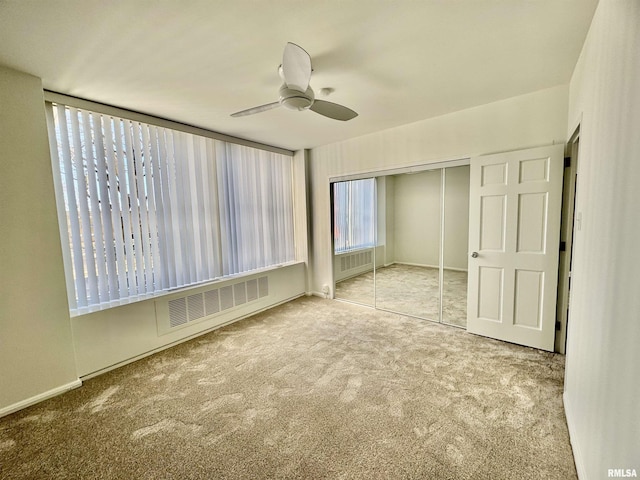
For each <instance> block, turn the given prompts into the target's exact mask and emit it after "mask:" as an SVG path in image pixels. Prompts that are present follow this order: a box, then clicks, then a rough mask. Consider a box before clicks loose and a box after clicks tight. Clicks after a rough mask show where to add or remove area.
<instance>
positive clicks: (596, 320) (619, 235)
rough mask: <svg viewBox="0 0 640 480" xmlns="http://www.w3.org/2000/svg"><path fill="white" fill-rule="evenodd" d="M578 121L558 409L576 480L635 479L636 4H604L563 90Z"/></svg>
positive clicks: (639, 451) (639, 411)
mask: <svg viewBox="0 0 640 480" xmlns="http://www.w3.org/2000/svg"><path fill="white" fill-rule="evenodd" d="M578 123H580V152H579V164H578V187H577V188H578V192H577V200H576V212H577V214H578V215H581V216H582V225H581V227H582V228H581V229H580V230H578V231H576V232H575V237H574V242H575V243H574V258H573V273H572V286H571V301H570V310H569V312H570V313H569V323H568V340H567V358H566V376H565V408H566V413H567V420H568V424H569V431H570V434H571V442H572V445H573V448H574V454H575V458H576V465H577V467H578V473H579V475H580V478H581V479H582V480H586V479H589V480H595V479H602V478H607V475H608V469H616V468H624V469H627V468H629V469H630V468H635V469H636V473H637V474H638V475H640V408H639V407H638V401H639V400H640V295H639V293H640V288H639V283H638V272H639V271H640V253H638V241H639V239H640V214H639V213H638V212H639V211H640V188H638V184H639V183H640V2H638V1H637V0H601V1H600V4H599V6H598V8H597V10H596V14H595V17H594V19H593V23H592V25H591V29H590V31H589V34H588V37H587V40H586V43H585V45H584V48H583V51H582V54H581V57H580V60H579V62H578V65H577V67H576V69H575V72H574V75H573V78H572V80H571V85H570V103H569V119H568V126H569V129H568V133H567V136H570V135H571V134H572V133H573V131H574V129H575V126H576V125H577V124H578Z"/></svg>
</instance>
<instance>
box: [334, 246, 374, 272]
mask: <svg viewBox="0 0 640 480" xmlns="http://www.w3.org/2000/svg"><path fill="white" fill-rule="evenodd" d="M372 263H373V255H372V252H371V250H367V251H365V252H356V253H352V254H348V255H343V256H342V257H340V271H341V272H348V271H349V270H353V269H354V268H360V267H363V266H365V265H371V264H372Z"/></svg>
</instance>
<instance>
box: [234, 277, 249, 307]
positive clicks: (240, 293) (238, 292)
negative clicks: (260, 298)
mask: <svg viewBox="0 0 640 480" xmlns="http://www.w3.org/2000/svg"><path fill="white" fill-rule="evenodd" d="M233 298H234V300H235V304H236V305H242V304H243V303H247V289H246V283H245V282H242V283H236V284H235V285H234V286H233Z"/></svg>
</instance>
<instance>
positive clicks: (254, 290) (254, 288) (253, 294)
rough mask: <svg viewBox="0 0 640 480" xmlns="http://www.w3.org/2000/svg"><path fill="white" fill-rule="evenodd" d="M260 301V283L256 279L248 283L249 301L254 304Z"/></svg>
mask: <svg viewBox="0 0 640 480" xmlns="http://www.w3.org/2000/svg"><path fill="white" fill-rule="evenodd" d="M257 299H258V281H257V280H256V279H253V280H248V281H247V301H248V302H253V301H254V300H257Z"/></svg>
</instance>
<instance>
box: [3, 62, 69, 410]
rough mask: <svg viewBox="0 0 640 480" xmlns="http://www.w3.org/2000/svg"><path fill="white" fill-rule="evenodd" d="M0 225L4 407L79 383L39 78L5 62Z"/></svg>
mask: <svg viewBox="0 0 640 480" xmlns="http://www.w3.org/2000/svg"><path fill="white" fill-rule="evenodd" d="M0 225H2V227H1V228H2V234H1V235H0V385H1V387H0V414H2V413H8V412H9V411H11V410H13V409H15V408H17V407H18V406H20V405H24V403H22V402H27V403H29V399H32V400H35V398H34V397H37V398H38V399H40V398H43V397H46V396H48V395H50V394H53V393H56V392H59V391H60V390H61V389H62V390H64V389H66V388H68V387H71V386H73V385H76V386H77V382H78V376H77V375H76V368H75V364H74V353H73V344H72V339H71V328H70V324H69V309H68V306H67V294H66V289H65V280H64V271H63V264H62V254H61V249H60V234H59V230H58V223H57V216H56V204H55V198H54V191H53V181H52V176H51V160H50V155H49V144H48V141H47V126H46V120H45V112H44V101H43V96H42V84H41V82H40V79H38V78H36V77H32V76H30V75H26V74H24V73H19V72H16V71H14V70H10V69H6V68H3V67H0ZM14 407H15V408H14Z"/></svg>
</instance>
